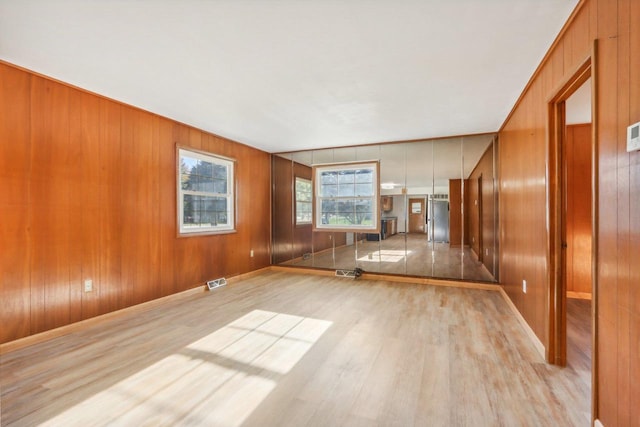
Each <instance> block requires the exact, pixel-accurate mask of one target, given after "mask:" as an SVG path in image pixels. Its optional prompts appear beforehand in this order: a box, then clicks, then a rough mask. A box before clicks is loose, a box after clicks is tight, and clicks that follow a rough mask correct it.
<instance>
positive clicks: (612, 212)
mask: <svg viewBox="0 0 640 427" xmlns="http://www.w3.org/2000/svg"><path fill="white" fill-rule="evenodd" d="M617 14H618V9H617V0H599V1H598V40H599V45H598V50H599V54H600V57H599V58H598V70H597V71H598V73H597V75H598V78H599V82H598V83H599V87H598V94H597V98H598V116H597V117H598V127H599V131H598V147H599V153H598V161H599V171H600V174H599V187H600V191H599V197H600V200H599V216H600V218H599V221H598V223H599V236H598V286H599V290H600V292H599V294H598V310H599V314H598V316H599V319H598V320H599V325H601V326H602V327H601V328H599V329H598V339H599V340H600V341H601V342H602V343H603V344H604V345H606V347H600V349H599V350H600V351H599V352H598V356H599V358H600V360H601V361H602V363H600V364H599V374H598V388H599V390H598V393H599V396H600V399H599V408H598V416H599V418H600V420H601V421H602V422H603V423H604V425H618V407H617V405H618V398H619V396H618V381H617V379H618V378H617V377H618V358H617V357H615V356H610V355H609V354H605V353H607V352H611V353H612V354H615V353H617V352H618V337H617V331H616V324H617V321H616V320H617V304H618V281H617V275H618V271H617V267H618V266H617V237H618V223H617V211H618V205H617V190H614V189H615V188H617V170H616V167H617V149H618V132H617V130H618V120H617V108H618V102H617V92H618V90H617V82H618V75H617V65H618V64H617V62H618V58H617V56H618V49H617V48H618V42H617V36H618V25H617V24H618V23H617V20H618V17H617ZM607 189H609V191H607ZM604 396H606V397H605V398H604V399H602V397H604Z"/></svg>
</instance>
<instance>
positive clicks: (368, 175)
mask: <svg viewBox="0 0 640 427" xmlns="http://www.w3.org/2000/svg"><path fill="white" fill-rule="evenodd" d="M356 182H373V171H372V170H371V169H358V170H357V171H356Z"/></svg>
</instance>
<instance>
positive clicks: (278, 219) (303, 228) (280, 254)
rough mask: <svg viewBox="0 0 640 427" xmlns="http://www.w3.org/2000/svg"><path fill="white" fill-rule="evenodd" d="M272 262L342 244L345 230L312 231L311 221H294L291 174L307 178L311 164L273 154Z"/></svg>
mask: <svg viewBox="0 0 640 427" xmlns="http://www.w3.org/2000/svg"><path fill="white" fill-rule="evenodd" d="M272 157H273V160H272V162H273V163H272V164H273V204H272V209H273V212H272V215H273V223H272V227H273V231H272V232H273V242H274V243H273V248H272V252H273V263H274V264H280V263H282V262H285V261H290V260H292V259H294V258H298V257H301V256H302V255H304V254H305V253H310V252H318V251H322V250H325V249H328V248H331V247H333V245H334V242H333V240H334V239H335V245H336V246H343V245H345V244H346V236H345V233H327V232H315V233H313V237H312V226H311V224H305V225H299V226H296V225H295V216H294V215H295V214H294V210H295V209H294V196H293V195H294V186H295V177H296V176H297V177H301V178H306V179H309V180H310V179H311V173H312V171H311V168H310V167H309V166H306V165H303V164H301V163H298V162H293V161H291V160H290V159H286V158H284V157H280V156H276V155H273V156H272Z"/></svg>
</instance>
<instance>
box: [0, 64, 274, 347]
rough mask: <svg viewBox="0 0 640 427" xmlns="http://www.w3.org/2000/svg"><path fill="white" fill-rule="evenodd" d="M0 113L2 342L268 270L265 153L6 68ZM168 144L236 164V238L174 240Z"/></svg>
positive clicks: (172, 157) (0, 75) (1, 70)
mask: <svg viewBox="0 0 640 427" xmlns="http://www.w3.org/2000/svg"><path fill="white" fill-rule="evenodd" d="M0 111H2V115H1V117H0V188H2V191H1V192H0V218H1V220H0V241H1V242H2V256H1V257H0V295H1V301H2V302H1V304H2V310H1V311H0V324H2V328H0V342H3V343H4V342H7V341H11V340H15V339H17V338H21V337H25V336H28V335H31V334H35V333H38V332H42V331H45V330H48V329H52V328H56V327H59V326H63V325H67V324H69V323H73V322H77V321H79V320H82V319H87V318H90V317H94V316H97V315H99V314H103V313H108V312H112V311H115V310H118V309H121V308H124V307H128V306H131V305H134V304H138V303H141V302H144V301H149V300H152V299H155V298H159V297H162V296H165V295H169V294H173V293H177V292H180V291H183V290H186V289H189V288H193V287H196V286H198V285H203V284H204V282H205V281H206V280H209V279H214V278H218V277H223V276H224V277H231V276H235V275H238V274H241V273H246V272H249V271H252V270H256V269H259V268H262V267H265V266H268V265H269V263H270V188H269V183H270V155H269V154H267V153H264V152H262V151H259V150H256V149H253V148H250V147H248V146H245V145H242V144H239V143H236V142H232V141H229V140H226V139H223V138H220V137H217V136H215V135H211V134H208V133H206V132H203V131H200V130H198V129H194V128H191V127H189V126H186V125H183V124H180V123H177V122H174V121H172V120H169V119H166V118H163V117H160V116H157V115H155V114H151V113H148V112H145V111H142V110H139V109H136V108H132V107H129V106H127V105H123V104H121V103H118V102H115V101H112V100H109V99H106V98H103V97H101V96H98V95H94V94H91V93H88V92H85V91H82V90H79V89H76V88H72V87H70V86H67V85H65V84H61V83H59V82H55V81H53V80H50V79H47V78H44V77H41V76H38V75H35V74H32V73H30V72H27V71H25V70H22V69H19V68H16V67H13V66H11V65H10V64H4V63H0ZM176 144H180V145H184V146H190V147H193V148H197V149H200V150H205V151H209V152H212V153H216V154H220V155H223V156H227V157H231V158H234V159H236V160H237V170H236V179H237V181H236V182H237V184H236V185H237V189H236V194H237V219H236V221H237V222H236V224H237V225H236V228H237V232H236V233H232V234H221V235H209V236H201V237H183V238H178V237H177V233H176V222H177V221H176ZM251 249H253V251H254V257H253V258H251V257H250V251H251ZM86 279H91V280H92V281H93V291H92V292H87V293H85V292H83V282H84V280H86Z"/></svg>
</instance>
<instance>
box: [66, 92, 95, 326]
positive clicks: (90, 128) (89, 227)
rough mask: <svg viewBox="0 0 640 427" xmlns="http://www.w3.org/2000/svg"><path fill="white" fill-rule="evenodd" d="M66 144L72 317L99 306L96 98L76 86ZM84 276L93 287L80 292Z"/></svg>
mask: <svg viewBox="0 0 640 427" xmlns="http://www.w3.org/2000/svg"><path fill="white" fill-rule="evenodd" d="M69 119H70V128H69V138H70V146H71V147H73V153H74V156H73V158H74V160H73V162H72V164H74V165H75V166H74V167H73V168H72V169H71V171H72V174H73V180H72V181H73V182H74V183H76V189H75V191H73V192H72V195H71V198H70V199H71V200H70V216H71V218H72V224H74V225H73V227H72V228H71V242H72V247H71V248H70V250H71V253H70V258H71V303H70V304H71V307H72V321H78V320H80V319H86V318H89V317H93V316H96V315H97V314H98V313H99V311H100V310H99V306H100V298H99V297H100V283H101V280H100V251H101V249H100V233H95V232H94V230H95V229H96V228H97V227H99V226H100V191H96V188H98V187H99V182H100V169H99V168H96V167H95V165H94V162H93V161H92V159H99V158H100V99H99V98H97V97H95V96H91V95H89V94H86V93H83V92H80V91H78V90H72V91H71V97H70V111H69ZM84 280H91V281H92V283H93V290H92V291H91V292H84V284H83V281H84Z"/></svg>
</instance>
